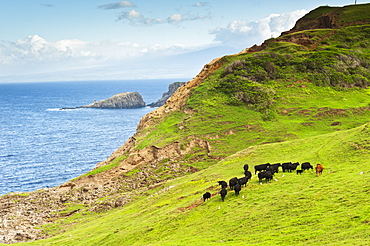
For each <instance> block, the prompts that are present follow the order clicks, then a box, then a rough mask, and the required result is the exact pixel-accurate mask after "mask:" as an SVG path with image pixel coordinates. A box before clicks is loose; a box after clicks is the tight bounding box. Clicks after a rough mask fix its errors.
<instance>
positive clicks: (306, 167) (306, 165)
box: [301, 162, 313, 171]
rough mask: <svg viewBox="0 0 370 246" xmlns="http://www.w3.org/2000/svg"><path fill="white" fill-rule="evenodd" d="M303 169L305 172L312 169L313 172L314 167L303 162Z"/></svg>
mask: <svg viewBox="0 0 370 246" xmlns="http://www.w3.org/2000/svg"><path fill="white" fill-rule="evenodd" d="M301 168H302V170H303V171H305V170H309V169H312V170H313V166H312V165H311V163H309V162H303V163H302V164H301Z"/></svg>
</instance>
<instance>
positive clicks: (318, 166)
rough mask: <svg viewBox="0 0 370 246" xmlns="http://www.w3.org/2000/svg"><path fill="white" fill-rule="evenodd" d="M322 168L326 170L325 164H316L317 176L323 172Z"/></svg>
mask: <svg viewBox="0 0 370 246" xmlns="http://www.w3.org/2000/svg"><path fill="white" fill-rule="evenodd" d="M322 170H324V166H323V165H321V164H317V165H316V176H320V175H321V174H322Z"/></svg>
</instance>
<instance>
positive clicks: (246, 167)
mask: <svg viewBox="0 0 370 246" xmlns="http://www.w3.org/2000/svg"><path fill="white" fill-rule="evenodd" d="M243 168H244V172H246V171H248V169H249V166H248V164H245V165H244V166H243Z"/></svg>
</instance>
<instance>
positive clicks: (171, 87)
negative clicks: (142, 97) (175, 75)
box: [147, 82, 186, 107]
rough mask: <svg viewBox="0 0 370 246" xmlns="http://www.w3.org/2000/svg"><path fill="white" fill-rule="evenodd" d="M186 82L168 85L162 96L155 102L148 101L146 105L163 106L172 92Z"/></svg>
mask: <svg viewBox="0 0 370 246" xmlns="http://www.w3.org/2000/svg"><path fill="white" fill-rule="evenodd" d="M185 83H186V82H175V83H172V84H170V85H169V86H168V91H167V92H165V93H163V95H162V98H161V99H159V100H158V101H156V102H153V103H150V104H148V105H147V106H149V107H160V106H163V105H164V104H165V103H166V101H167V100H168V99H169V98H170V97H171V96H172V94H173V93H175V91H176V90H177V89H178V88H179V87H180V86H183V85H184V84H185Z"/></svg>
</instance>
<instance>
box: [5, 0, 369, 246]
mask: <svg viewBox="0 0 370 246" xmlns="http://www.w3.org/2000/svg"><path fill="white" fill-rule="evenodd" d="M368 13H370V4H363V5H351V6H346V7H343V8H336V7H335V8H333V7H328V6H326V7H319V8H317V9H315V10H313V11H311V12H310V13H308V14H307V15H306V16H304V17H303V18H302V19H300V20H299V21H298V22H297V24H296V25H295V27H294V28H293V29H292V30H289V31H287V32H285V33H282V35H281V36H280V37H278V38H272V39H269V40H266V41H265V42H264V43H263V44H262V45H260V46H253V47H251V48H247V49H245V50H243V51H242V52H240V53H239V54H235V55H231V56H225V57H221V58H216V59H214V60H213V61H212V62H210V63H209V64H207V65H205V66H204V68H203V70H202V71H201V72H200V73H199V74H198V75H197V76H196V77H195V78H194V79H192V80H190V81H189V82H187V83H186V84H185V85H183V86H181V87H180V88H179V89H178V90H177V91H176V92H175V93H174V94H173V95H172V97H171V98H170V99H169V100H167V102H166V104H165V105H164V106H162V107H159V108H158V109H156V110H154V111H152V112H151V113H149V114H147V115H146V116H144V117H143V118H142V120H141V121H140V123H139V125H138V127H137V132H136V134H135V135H134V136H132V137H131V138H130V139H129V140H128V141H127V142H126V143H125V144H124V145H123V146H122V147H120V148H119V149H118V150H117V151H115V152H114V153H113V154H112V156H111V157H109V158H108V159H107V160H105V161H104V162H102V163H99V164H98V165H97V167H96V168H95V169H94V170H92V171H91V172H89V173H86V174H85V175H82V176H81V177H77V178H76V179H74V180H71V181H69V182H67V183H65V184H63V185H61V186H60V187H54V188H50V189H44V190H39V191H35V192H30V193H21V194H8V195H6V196H3V197H1V199H0V208H1V211H2V212H1V213H2V218H3V226H2V227H1V228H0V230H1V232H2V233H3V234H4V233H6V234H4V235H6V237H7V238H5V239H3V240H4V241H6V242H14V241H25V240H30V239H34V238H36V237H37V238H42V237H50V236H53V237H51V238H49V239H46V240H40V241H36V242H34V243H32V242H30V243H29V244H38V245H40V244H49V243H55V244H57V245H86V244H88V245H135V244H136V245H217V244H220V243H221V242H222V243H223V244H226V245H227V244H229V245H231V244H233V245H235V244H237V245H245V244H252V245H258V244H263V245H266V244H267V245H276V244H279V245H303V244H310V245H322V244H328V245H343V244H349V245H368V244H369V235H368V233H366V231H369V228H368V227H369V219H368V217H366V216H367V214H368V211H369V206H368V205H366V203H365V201H366V197H367V196H368V192H369V190H370V189H369V186H368V184H367V183H366V180H368V177H369V174H370V170H369V166H370V163H369V161H368V160H369V150H370V148H369V140H368V139H369V138H368V137H369V131H368V128H369V126H368V119H369V116H370V98H369V89H368V87H369V85H370V79H369V78H370V53H369V51H370V49H369V41H368V40H369V33H370V20H369V14H368ZM284 161H298V162H304V161H309V162H311V163H313V164H314V163H322V164H323V165H324V166H325V171H324V174H323V176H321V177H316V176H315V175H314V174H313V173H309V172H308V173H304V174H302V175H301V176H298V175H296V174H286V175H285V176H283V175H281V174H279V176H276V179H277V180H278V181H273V182H271V183H269V184H263V185H260V184H259V182H258V181H257V178H256V177H255V176H253V177H252V180H251V181H250V182H249V184H248V185H247V187H246V188H243V190H242V193H241V196H240V197H235V196H234V195H233V192H231V191H230V193H231V194H229V195H228V197H227V200H226V201H225V202H224V203H222V202H221V201H220V198H219V195H218V191H219V187H218V185H217V181H218V180H221V179H224V180H228V179H229V178H232V177H234V176H238V177H239V176H242V175H243V171H242V166H243V164H245V163H248V164H249V165H250V166H251V167H252V166H253V165H257V164H262V163H267V162H270V163H274V162H284ZM205 191H209V192H211V194H212V195H213V197H212V198H211V199H210V201H207V202H206V203H202V202H201V195H202V193H204V192H205ZM242 196H244V198H243V197H242ZM359 203H360V204H363V205H362V206H361V207H358V206H357V204H359ZM47 222H49V223H48V224H46V223H47ZM43 224H46V225H44V226H42V227H41V228H42V229H43V231H40V230H37V228H35V227H36V226H41V225H43ZM16 227H17V228H18V229H15V228H16ZM17 233H18V234H17Z"/></svg>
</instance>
